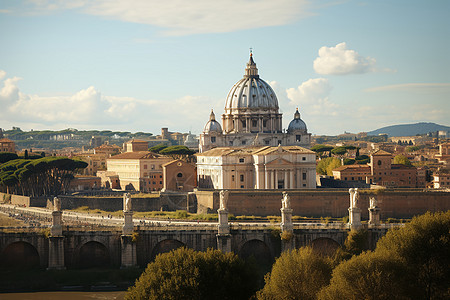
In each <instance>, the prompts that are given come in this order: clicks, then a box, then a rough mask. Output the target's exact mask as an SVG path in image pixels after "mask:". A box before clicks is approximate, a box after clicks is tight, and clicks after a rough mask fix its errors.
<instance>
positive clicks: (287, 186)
mask: <svg viewBox="0 0 450 300" xmlns="http://www.w3.org/2000/svg"><path fill="white" fill-rule="evenodd" d="M284 188H285V189H290V188H291V187H290V186H289V171H288V170H284Z"/></svg>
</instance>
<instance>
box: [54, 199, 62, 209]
mask: <svg viewBox="0 0 450 300" xmlns="http://www.w3.org/2000/svg"><path fill="white" fill-rule="evenodd" d="M53 211H61V200H59V198H58V197H54V198H53Z"/></svg>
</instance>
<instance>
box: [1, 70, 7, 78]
mask: <svg viewBox="0 0 450 300" xmlns="http://www.w3.org/2000/svg"><path fill="white" fill-rule="evenodd" d="M5 76H6V72H5V71H3V70H0V79H3V78H5Z"/></svg>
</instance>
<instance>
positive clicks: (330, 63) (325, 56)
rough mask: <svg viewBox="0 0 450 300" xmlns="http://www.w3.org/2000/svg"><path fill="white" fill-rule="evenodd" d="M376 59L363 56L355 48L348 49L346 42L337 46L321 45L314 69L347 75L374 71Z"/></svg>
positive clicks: (331, 73)
mask: <svg viewBox="0 0 450 300" xmlns="http://www.w3.org/2000/svg"><path fill="white" fill-rule="evenodd" d="M375 63H376V60H375V59H374V58H370V57H362V56H361V55H359V54H358V53H357V52H356V51H355V50H350V49H347V44H346V43H345V42H343V43H340V44H337V45H336V47H325V46H324V47H321V48H320V49H319V57H317V58H316V59H315V60H314V70H315V71H316V73H318V74H322V75H347V74H361V73H367V72H373V71H374V70H375Z"/></svg>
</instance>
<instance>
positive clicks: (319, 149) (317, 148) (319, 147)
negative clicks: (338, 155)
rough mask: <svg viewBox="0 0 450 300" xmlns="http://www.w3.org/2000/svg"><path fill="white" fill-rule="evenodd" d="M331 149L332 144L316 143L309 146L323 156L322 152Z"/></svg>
mask: <svg viewBox="0 0 450 300" xmlns="http://www.w3.org/2000/svg"><path fill="white" fill-rule="evenodd" d="M332 149H333V146H329V145H321V144H317V145H314V146H312V147H311V150H312V151H314V152H316V153H317V154H319V156H323V154H324V152H329V151H331V150H332Z"/></svg>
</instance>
